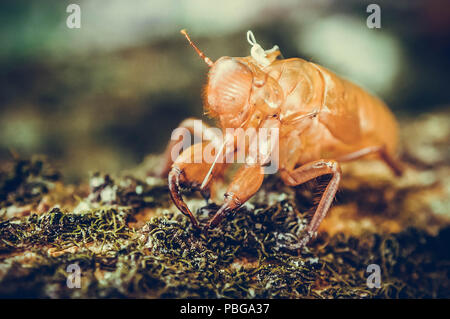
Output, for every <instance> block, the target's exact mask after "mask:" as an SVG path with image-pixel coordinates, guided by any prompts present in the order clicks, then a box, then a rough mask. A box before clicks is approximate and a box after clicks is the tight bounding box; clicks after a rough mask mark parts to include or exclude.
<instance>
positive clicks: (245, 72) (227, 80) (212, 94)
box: [204, 57, 253, 127]
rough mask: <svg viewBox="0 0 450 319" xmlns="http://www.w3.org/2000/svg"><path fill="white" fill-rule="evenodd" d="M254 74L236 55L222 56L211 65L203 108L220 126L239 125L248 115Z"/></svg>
mask: <svg viewBox="0 0 450 319" xmlns="http://www.w3.org/2000/svg"><path fill="white" fill-rule="evenodd" d="M252 85H253V73H252V71H251V70H250V69H249V68H248V67H247V65H245V64H244V63H242V62H240V61H239V60H237V59H235V58H230V57H222V58H220V59H218V60H217V61H216V62H215V63H214V64H213V66H212V67H211V69H210V71H209V74H208V83H207V84H206V87H205V95H204V100H205V101H204V102H205V111H206V112H207V113H208V114H209V115H210V116H212V117H218V118H219V120H220V122H221V124H222V126H224V125H226V127H239V126H240V125H241V124H242V123H243V122H244V121H245V119H246V117H247V116H248V112H249V108H250V103H249V98H250V95H251V90H252Z"/></svg>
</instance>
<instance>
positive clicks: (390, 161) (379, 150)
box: [336, 145, 403, 176]
mask: <svg viewBox="0 0 450 319" xmlns="http://www.w3.org/2000/svg"><path fill="white" fill-rule="evenodd" d="M369 154H378V156H380V158H381V160H383V161H384V162H385V163H386V165H388V166H389V168H390V169H391V170H392V171H393V172H394V174H395V175H397V176H401V175H402V173H403V167H402V165H401V164H400V163H399V161H398V160H396V159H395V158H393V157H392V156H391V154H389V153H388V151H387V150H386V147H385V146H384V145H382V146H369V147H365V148H362V149H360V150H358V151H356V152H353V153H350V154H347V155H344V156H341V157H338V158H337V159H336V160H337V161H338V162H348V161H353V160H356V159H359V158H361V157H364V156H366V155H369Z"/></svg>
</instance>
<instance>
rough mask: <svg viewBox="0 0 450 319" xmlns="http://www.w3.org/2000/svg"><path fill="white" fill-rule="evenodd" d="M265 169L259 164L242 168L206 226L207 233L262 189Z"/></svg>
mask: <svg viewBox="0 0 450 319" xmlns="http://www.w3.org/2000/svg"><path fill="white" fill-rule="evenodd" d="M263 180H264V169H263V168H262V167H261V165H259V164H254V165H247V164H246V165H245V166H243V167H241V168H240V170H239V171H238V172H237V174H236V176H235V177H234V178H233V181H232V182H231V184H230V185H229V186H228V189H227V192H226V193H225V202H224V203H223V205H222V206H221V207H220V209H219V210H218V211H217V213H216V214H215V215H214V217H213V218H212V219H211V220H210V221H209V222H208V224H207V225H206V226H205V231H207V230H208V229H209V228H214V227H216V226H217V225H218V224H219V223H220V222H221V221H222V219H223V218H224V217H225V216H226V215H227V214H228V213H230V212H232V211H233V210H235V209H237V208H239V207H240V206H241V205H242V204H244V203H245V202H246V201H247V200H249V199H250V198H251V197H252V196H253V195H254V194H255V193H256V192H257V191H258V190H259V188H260V187H261V185H262V182H263Z"/></svg>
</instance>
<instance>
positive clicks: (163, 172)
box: [156, 117, 214, 177]
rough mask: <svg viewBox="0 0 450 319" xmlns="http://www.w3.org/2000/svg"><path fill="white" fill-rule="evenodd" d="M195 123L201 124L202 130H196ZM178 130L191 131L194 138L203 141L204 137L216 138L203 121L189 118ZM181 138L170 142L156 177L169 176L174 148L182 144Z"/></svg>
mask: <svg viewBox="0 0 450 319" xmlns="http://www.w3.org/2000/svg"><path fill="white" fill-rule="evenodd" d="M195 123H201V126H200V130H195V129H194V128H195ZM178 128H184V129H186V130H188V131H189V133H190V134H191V135H193V136H194V138H198V139H199V140H201V139H202V137H203V136H207V137H213V138H214V131H213V130H210V129H211V127H210V126H209V125H207V124H205V123H203V121H201V120H199V119H196V118H192V117H191V118H187V119H185V120H183V121H182V122H181V123H180V125H178ZM180 141H181V138H179V139H178V140H170V142H169V144H168V145H167V147H166V150H165V152H164V155H163V159H162V163H161V166H160V168H159V169H158V171H157V172H156V175H157V176H159V177H166V176H167V174H168V173H169V171H170V168H171V166H172V163H173V159H172V150H173V148H174V147H175V146H176V145H178V143H180ZM178 151H180V150H178Z"/></svg>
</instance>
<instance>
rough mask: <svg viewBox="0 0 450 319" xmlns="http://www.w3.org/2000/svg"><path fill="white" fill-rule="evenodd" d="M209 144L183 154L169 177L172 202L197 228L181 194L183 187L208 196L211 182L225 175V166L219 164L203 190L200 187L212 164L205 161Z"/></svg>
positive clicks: (193, 147)
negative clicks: (206, 148) (204, 151)
mask: <svg viewBox="0 0 450 319" xmlns="http://www.w3.org/2000/svg"><path fill="white" fill-rule="evenodd" d="M208 144H209V143H198V144H194V145H192V146H191V147H189V148H188V149H186V150H185V151H184V152H182V153H181V154H180V155H179V156H178V158H177V159H176V160H175V162H174V163H173V165H172V169H171V170H170V172H169V177H168V181H169V191H170V196H171V198H172V201H173V202H174V204H175V206H176V207H177V208H178V209H179V210H180V211H181V212H182V213H183V214H184V215H186V216H187V217H189V219H190V220H191V222H192V225H193V226H194V227H195V228H199V224H198V221H197V219H196V218H195V216H194V215H193V214H192V212H191V211H190V209H189V207H188V206H187V205H186V203H185V202H184V200H183V197H182V196H181V193H180V188H181V186H188V187H191V188H193V189H197V190H200V191H202V193H203V194H206V193H208V191H209V188H210V184H211V180H212V179H213V178H216V177H219V176H222V175H223V171H224V169H225V164H223V163H217V164H216V165H215V166H214V168H213V170H212V172H211V174H210V176H209V177H208V180H207V181H205V183H204V186H203V188H202V189H200V186H201V185H202V183H203V181H204V179H205V177H206V175H207V174H208V172H209V170H210V167H211V164H210V163H207V162H205V161H204V159H203V150H204V149H205V147H207V146H208Z"/></svg>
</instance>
